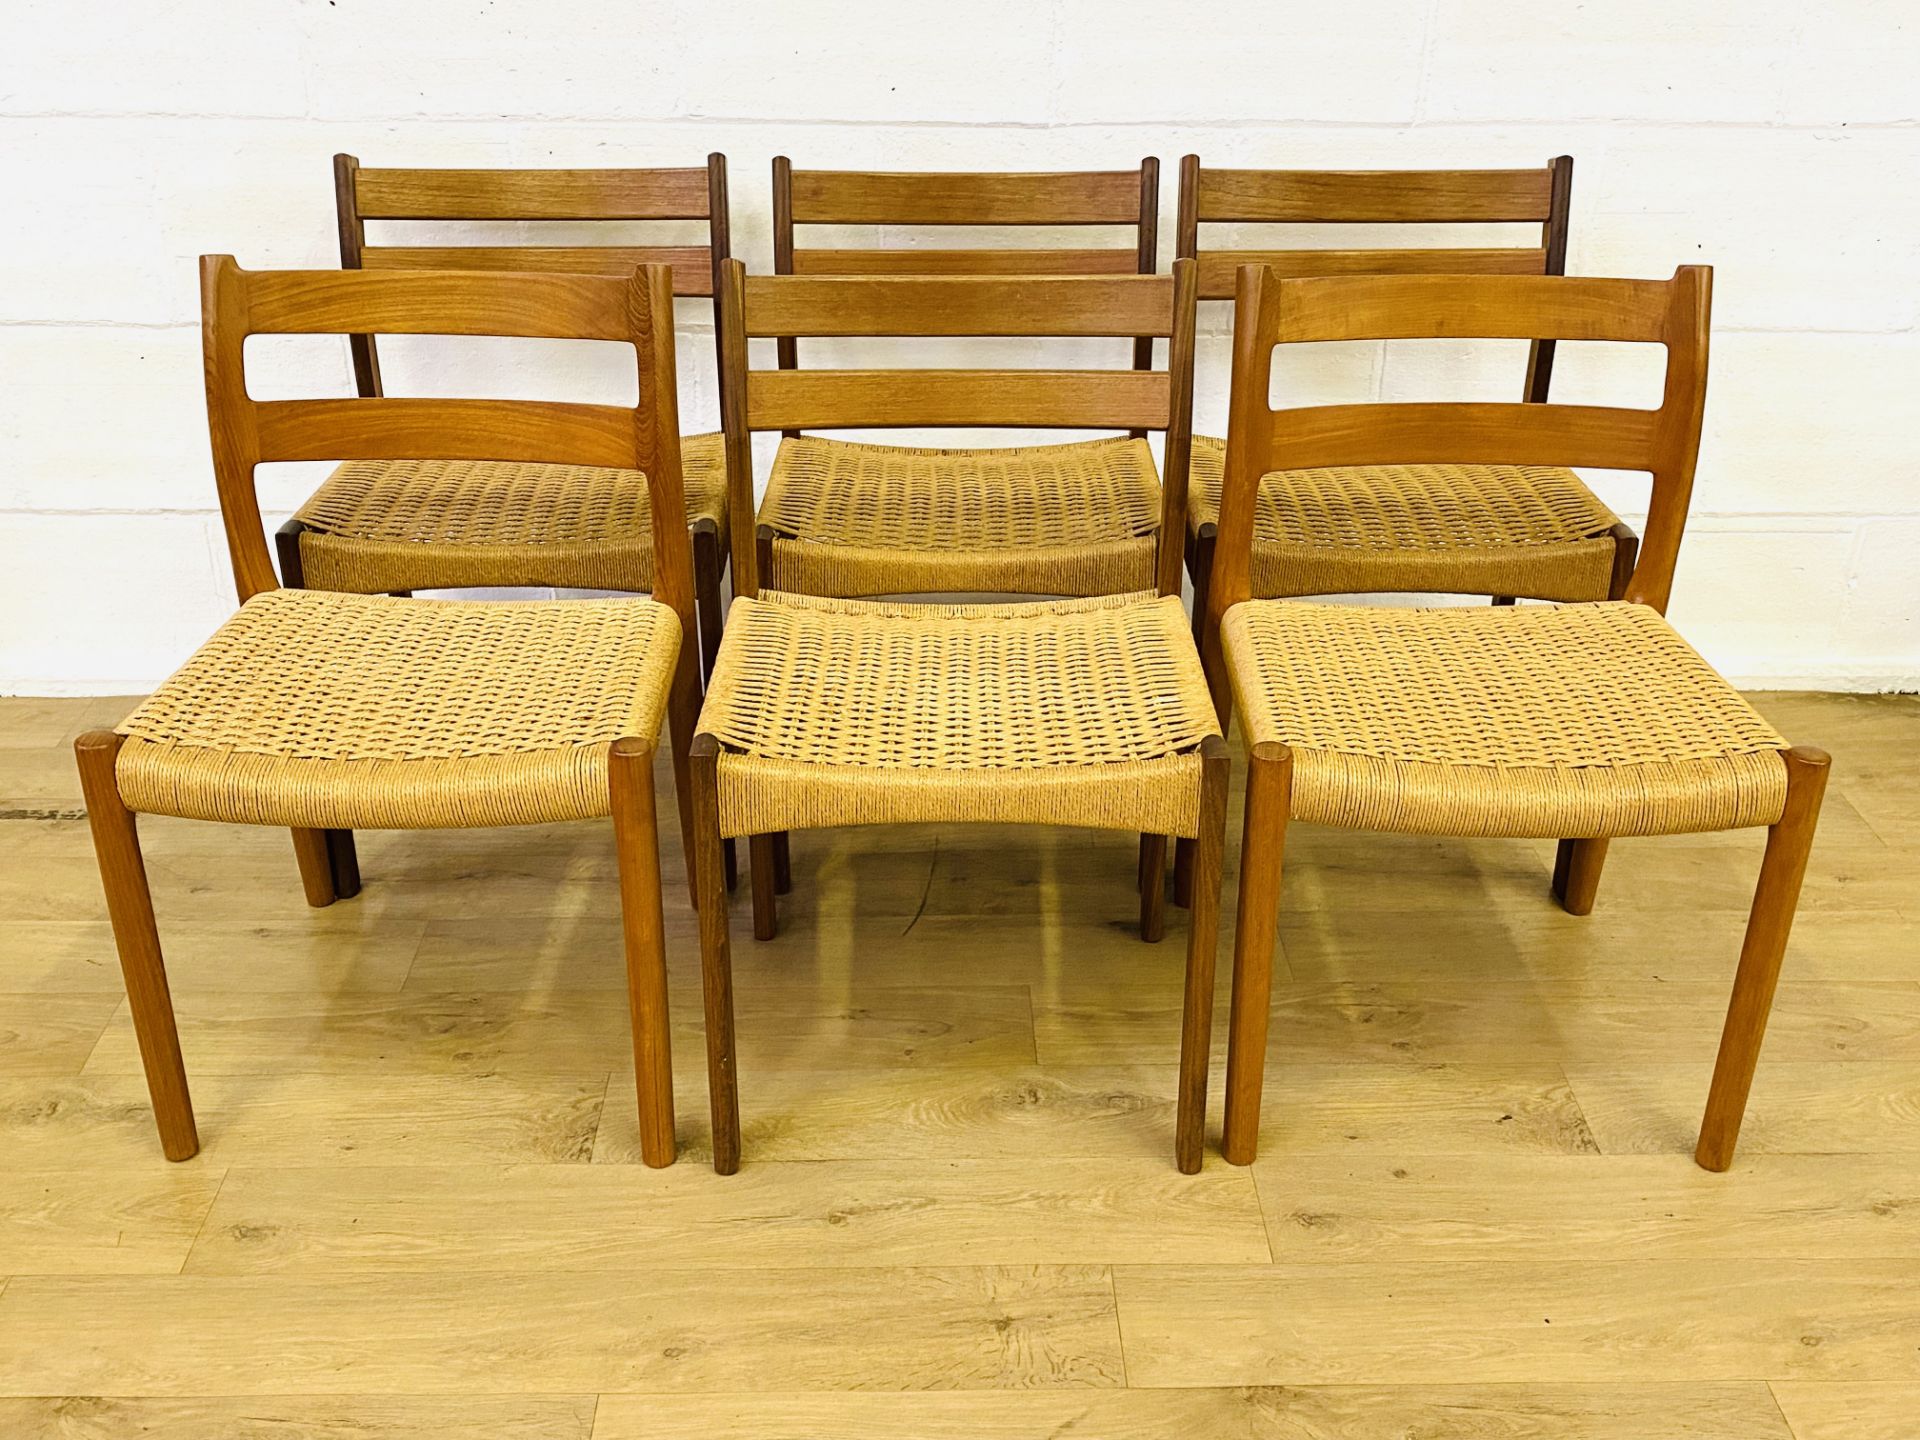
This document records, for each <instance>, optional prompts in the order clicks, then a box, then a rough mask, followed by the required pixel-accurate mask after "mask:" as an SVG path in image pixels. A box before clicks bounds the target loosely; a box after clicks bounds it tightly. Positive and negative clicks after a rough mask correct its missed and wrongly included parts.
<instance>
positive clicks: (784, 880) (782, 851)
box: [768, 830, 793, 895]
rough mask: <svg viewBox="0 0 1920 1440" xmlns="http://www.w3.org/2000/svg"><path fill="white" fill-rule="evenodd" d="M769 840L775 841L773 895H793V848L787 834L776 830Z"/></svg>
mask: <svg viewBox="0 0 1920 1440" xmlns="http://www.w3.org/2000/svg"><path fill="white" fill-rule="evenodd" d="M768 838H769V839H770V840H772V841H773V893H774V894H776V895H791V894H792V893H793V848H792V846H791V845H790V844H789V843H788V841H787V832H786V831H784V830H776V831H774V832H773V834H772V835H771V836H769V837H768Z"/></svg>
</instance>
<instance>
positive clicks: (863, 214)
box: [793, 170, 1140, 225]
mask: <svg viewBox="0 0 1920 1440" xmlns="http://www.w3.org/2000/svg"><path fill="white" fill-rule="evenodd" d="M793 219H794V221H795V223H797V224H802V225H1135V224H1138V223H1139V220H1140V172H1139V171H1138V170H1118V171H1074V172H1060V173H1053V174H1039V173H1036V174H1027V175H1020V174H1006V173H992V172H972V173H969V172H951V171H949V172H929V173H920V174H910V173H882V172H874V171H852V170H795V171H794V172H793Z"/></svg>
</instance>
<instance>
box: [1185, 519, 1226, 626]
mask: <svg viewBox="0 0 1920 1440" xmlns="http://www.w3.org/2000/svg"><path fill="white" fill-rule="evenodd" d="M1218 536H1219V532H1218V531H1217V530H1216V529H1215V528H1214V527H1213V526H1212V525H1202V526H1201V527H1200V528H1199V530H1198V531H1197V532H1196V533H1195V534H1194V537H1193V539H1192V541H1191V542H1190V543H1189V544H1188V546H1187V573H1188V575H1190V576H1191V577H1192V578H1193V643H1194V644H1195V645H1198V644H1200V643H1201V640H1200V635H1201V631H1202V630H1203V629H1204V628H1205V625H1206V618H1207V592H1208V591H1210V590H1211V589H1212V588H1213V549H1214V543H1215V541H1216V540H1217V539H1218Z"/></svg>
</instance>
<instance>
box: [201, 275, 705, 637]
mask: <svg viewBox="0 0 1920 1440" xmlns="http://www.w3.org/2000/svg"><path fill="white" fill-rule="evenodd" d="M672 284H673V282H672V278H671V276H670V274H669V272H668V270H667V267H666V266H664V265H648V266H645V267H643V268H641V269H639V270H637V271H634V272H632V273H630V274H628V275H626V276H624V277H615V276H611V275H565V274H562V275H519V274H511V273H507V272H500V271H496V272H491V273H490V272H487V271H471V270H469V271H445V270H410V271H397V272H396V271H352V270H243V269H241V268H240V266H239V265H238V264H237V263H235V261H234V259H233V257H232V256H231V255H206V256H202V257H201V260H200V305H201V338H202V344H203V346H204V350H205V359H206V380H207V425H208V429H209V431H210V432H211V435H212V440H213V468H214V479H215V482H216V483H217V485H218V487H219V493H220V512H221V515H222V517H223V519H224V520H225V523H226V532H227V548H228V552H229V554H230V556H231V558H232V561H233V576H234V583H235V584H236V586H237V587H238V589H239V592H240V599H241V600H242V601H245V600H247V599H249V598H251V597H252V596H254V595H257V594H259V593H260V592H261V591H263V590H272V589H274V588H276V586H277V584H278V582H277V581H276V579H275V577H274V571H273V563H272V561H271V560H270V558H269V556H268V551H267V538H266V532H265V531H264V529H263V528H262V525H261V520H260V505H259V499H258V496H257V494H256V491H255V488H254V471H255V468H256V467H257V466H259V465H260V464H262V463H264V462H268V461H276V460H508V461H526V462H537V463H547V464H556V465H594V466H607V467H612V468H616V469H622V470H642V471H645V472H646V477H647V491H648V497H649V499H650V501H651V504H652V511H653V545H654V593H655V595H656V597H657V598H659V599H660V600H662V601H663V602H665V603H667V604H669V605H671V606H672V607H673V608H674V609H675V610H676V611H678V612H679V614H680V620H681V624H682V626H683V627H685V633H687V634H689V635H691V634H693V633H695V632H694V630H693V628H692V627H693V578H692V577H693V552H692V548H691V544H690V542H689V541H688V538H687V519H686V501H685V497H684V495H683V493H682V489H681V475H680V423H679V410H678V399H677V397H676V394H675V390H674V366H673V290H672ZM249 335H505V336H526V337H533V338H541V339H555V340H612V341H619V342H623V343H626V344H630V345H632V346H633V347H634V352H635V363H636V366H637V374H638V379H639V399H638V401H637V403H636V404H635V405H633V406H625V405H588V404H575V403H569V402H562V401H544V400H463V399H414V398H408V399H393V398H386V397H381V396H359V397H349V398H345V399H307V400H255V399H254V398H253V397H252V396H251V395H249V394H248V393H247V374H246V339H247V337H248V336H249Z"/></svg>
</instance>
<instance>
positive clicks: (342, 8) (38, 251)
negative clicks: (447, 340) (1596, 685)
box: [0, 0, 1920, 693]
mask: <svg viewBox="0 0 1920 1440" xmlns="http://www.w3.org/2000/svg"><path fill="white" fill-rule="evenodd" d="M1916 75H1920V20H1916V18H1915V11H1914V7H1913V6H1912V4H1911V0H1835V3H1830V4H1825V5H1808V4H1805V3H1804V0H1791V3H1790V0H1755V3H1749V4H1746V5H1740V6H1734V5H1727V4H1724V3H1698V0H1696V3H1689V0H1608V3H1606V4H1587V5H1581V6H1574V7H1569V6H1556V5H1543V4H1540V3H1538V0H1404V3H1391V0H1350V3H1347V4H1344V5H1316V6H1301V5H1276V4H1273V3H1271V0H1210V3H1207V4H1205V5H1199V6H1192V7H1168V6H1166V5H1164V4H1154V5H1147V4H1135V3H1128V0H975V3H966V0H962V3H955V4H948V5H943V6H939V7H927V6H919V5H913V4H901V3H899V0H862V3H848V0H841V3H832V0H789V3H784V4H780V3H775V4H762V5H742V6H732V7H714V6H707V5H696V4H692V3H689V0H677V3H670V4H663V3H630V4H625V5H610V4H606V3H604V0H543V3H540V4H533V3H522V0H414V3H411V4H408V5H391V4H376V3H373V0H281V3H278V4H275V5H272V6H238V5H234V4H231V3H227V4H216V3H213V0H173V3H169V4H165V5H155V4H147V5H140V4H135V3H132V0H58V3H54V0H10V3H8V4H6V5H4V6H0V194H4V195H5V196H6V197H7V203H6V204H5V206H0V262H4V266H5V270H4V274H5V281H4V284H0V459H3V460H4V463H3V464H0V692H28V693H32V692H48V693H53V692H84V691H130V690H137V689H141V688H144V687H146V686H148V685H151V684H152V683H153V682H154V681H155V680H156V679H158V678H159V677H160V676H162V675H163V674H165V673H166V671H167V670H168V669H169V668H170V667H171V666H172V665H173V664H174V663H176V662H177V661H178V660H179V659H180V658H181V657H182V656H183V655H184V654H185V653H186V651H187V650H188V649H189V648H190V647H191V646H192V644H193V643H194V642H195V641H196V639H197V638H199V637H200V636H201V635H203V634H204V633H205V631H206V630H207V629H208V628H209V627H211V626H212V625H213V624H215V623H216V622H217V621H218V620H219V619H220V617H221V616H222V615H223V614H225V613H226V612H227V611H228V610H229V609H230V608H231V605H232V590H231V581H230V578H229V573H228V569H227V562H226V557H225V554H224V551H223V547H222V543H221V539H220V531H219V526H218V523H217V516H216V514H215V511H214V500H213V482H212V477H211V474H210V471H209V466H208V461H207V453H206V439H205V430H204V415H203V413H202V399H201V390H200V378H199V361H198V336H197V332H196V329H195V321H196V311H197V301H196V293H195V292H196V278H195V267H194V258H195V257H196V256H197V255H198V254H200V253H201V252H203V251H209V250H224V251H231V252H233V253H235V254H237V255H239V256H240V257H241V260H242V262H243V263H245V264H248V265H254V266H275V265H314V264H321V265H325V264H331V263H333V261H334V260H335V252H334V240H333V225H332V205H333V201H332V192H331V176H330V167H329V157H330V156H331V155H332V154H333V153H334V152H335V151H337V150H351V151H354V152H355V153H357V154H359V155H360V156H361V158H362V159H363V160H365V161H366V162H367V163H369V164H375V165H379V164H421V165H435V164H455V165H501V164H519V165H568V164H572V165H612V164H635V165H646V164H680V165H685V164H698V163H699V162H700V159H701V157H703V156H704V155H705V154H706V153H707V151H708V150H711V149H719V150H723V151H725V152H726V153H727V155H728V156H729V158H730V160H731V162H732V177H733V196H734V234H735V246H736V249H737V251H738V252H739V253H740V254H741V255H742V256H743V257H744V258H746V259H747V261H748V263H749V264H750V265H751V266H753V267H754V268H755V269H762V270H764V269H765V268H767V262H768V220H767V178H766V177H767V163H768V160H769V158H770V157H771V156H772V155H774V154H776V153H781V152H785V153H788V154H790V155H792V156H794V157H795V159H796V160H797V161H799V162H800V163H801V164H803V165H815V166H848V167H862V166H864V167H878V168H894V169H905V168H926V169H942V168H1029V169H1045V168H1065V167H1082V166H1092V167H1100V168H1120V167H1128V166H1131V165H1133V164H1135V163H1137V161H1138V159H1139V157H1140V156H1141V155H1143V154H1157V155H1159V156H1161V157H1162V159H1163V161H1164V162H1165V163H1166V182H1165V193H1164V197H1163V199H1164V207H1163V210H1164V221H1165V223H1164V224H1163V231H1162V245H1163V251H1164V252H1165V253H1171V249H1172V235H1171V228H1172V227H1171V217H1172V209H1173V200H1174V195H1173V191H1174V177H1173V169H1174V164H1175V162H1176V161H1177V159H1178V157H1179V156H1180V155H1181V154H1183V153H1185V152H1186V151H1188V150H1194V151H1197V152H1198V153H1200V154H1201V155H1202V156H1203V157H1205V158H1206V159H1207V160H1208V161H1210V162H1212V163H1216V164H1242V165H1291V166H1299V167H1309V166H1349V167H1365V168H1374V167H1397V166H1420V165H1466V166H1498V165H1533V164H1538V163H1540V162H1542V161H1544V160H1545V159H1546V158H1547V157H1548V156H1551V155H1554V154H1558V153H1561V152H1566V153H1570V154H1572V155H1573V156H1575V158H1576V161H1577V168H1576V180H1575V188H1574V229H1573V243H1572V253H1571V268H1572V269H1573V270H1574V271H1575V272H1576V273H1589V274H1601V273H1611V274H1634V275H1654V276H1664V275H1666V274H1667V273H1669V272H1670V271H1671V269H1672V267H1673V266H1674V265H1675V264H1677V263H1681V262H1684V261H1692V260H1705V261H1709V262H1712V263H1713V264H1715V266H1716V267H1717V272H1718V273H1717V284H1716V302H1717V303H1716V321H1717V324H1716V334H1715V337H1714V346H1715V348H1714V370H1713V383H1712V389H1711V395H1710V399H1709V402H1708V425H1707V437H1706V442H1705V446H1704V450H1703V455H1702V460H1701V467H1700V476H1699V486H1698V491H1697V500H1696V506H1695V517H1696V519H1695V524H1694V527H1693V530H1692V533H1691V534H1690V536H1689V539H1688V543H1687V546H1686V549H1685V551H1684V553H1683V555H1682V559H1681V570H1680V580H1679V585H1678V589H1677V592H1676V596H1675V603H1674V615H1675V618H1676V620H1677V621H1678V622H1679V623H1680V624H1681V626H1682V627H1683V628H1684V629H1685V630H1686V631H1687V633H1688V634H1689V635H1690V636H1691V637H1692V638H1693V639H1694V640H1695V641H1696V643H1698V644H1699V645H1700V646H1701V647H1702V648H1703V649H1704V650H1706V651H1707V653H1708V654H1709V655H1711V656H1712V657H1713V658H1714V659H1715V660H1717V661H1718V662H1719V663H1720V664H1721V665H1723V666H1724V667H1726V668H1727V669H1728V670H1729V672H1730V673H1732V674H1734V675H1735V676H1736V677H1739V678H1741V679H1743V680H1749V681H1756V682H1761V683H1770V684H1781V685H1788V684H1812V685H1828V686H1836V687H1864V688H1872V687H1881V686H1903V687H1913V686H1915V685H1920V564H1917V563H1916V561H1920V478H1917V477H1920V443H1916V438H1915V435H1916V426H1915V419H1914V416H1915V413H1916V401H1917V398H1920V335H1917V334H1916V328H1915V327H1916V323H1920V184H1916V180H1920V83H1916V80H1915V77H1916ZM683 320H684V321H685V322H686V323H685V329H684V333H683V336H682V345H681V356H682V369H683V375H682V379H681V391H682V396H683V401H684V410H685V414H686V419H687V423H688V425H689V426H690V427H697V428H707V427H709V426H711V424H712V423H713V414H714V410H713V382H712V372H711V364H712V362H711V355H712V349H711V343H712V336H711V331H710V328H709V326H708V325H707V323H706V318H705V315H704V313H703V310H702V307H700V306H698V305H695V306H691V307H688V308H687V309H686V310H685V311H684V312H683ZM1205 323H1206V328H1207V333H1206V334H1205V335H1204V336H1203V339H1202V344H1201V376H1200V382H1199V398H1198V407H1199V408H1198V413H1199V417H1200V420H1201V422H1202V425H1203V427H1205V428H1214V429H1217V427H1218V425H1219V423H1220V417H1221V416H1222V415H1223V414H1224V389H1225V383H1226V351H1227V346H1226V338H1225V329H1226V325H1227V323H1228V318H1227V315H1226V312H1225V308H1224V307H1218V308H1215V309H1213V310H1212V311H1211V312H1210V313H1209V314H1208V316H1207V317H1206V322H1205ZM1516 363H1517V362H1516V361H1515V359H1514V357H1513V354H1512V352H1511V351H1506V352H1500V353H1487V352H1483V351H1471V350H1466V349H1463V348H1461V347H1425V348H1423V347H1390V348H1389V349H1388V350H1387V351H1386V352H1384V353H1382V352H1381V351H1379V350H1378V349H1377V348H1375V349H1371V350H1368V349H1357V348H1356V349H1353V350H1350V352H1349V353H1346V354H1342V355H1337V356H1336V355H1331V354H1320V355H1314V356H1302V357H1293V358H1292V359H1290V361H1289V363H1288V365H1287V366H1286V367H1285V370H1284V377H1283V383H1284V384H1285V385H1286V386H1287V387H1288V389H1289V392H1290V393H1291V394H1293V395H1295V396H1298V397H1315V396H1325V397H1338V396H1347V397H1353V398H1366V397H1368V396H1392V395H1399V394H1425V395H1430V396H1438V395H1445V394H1466V393H1491V394H1507V393H1511V391H1512V389H1513V388H1514V386H1515V385H1516V384H1517V376H1516V373H1515V365H1516ZM389 367H390V370H389V373H390V379H391V380H392V381H393V382H394V384H395V386H396V388H400V387H403V386H404V387H408V388H417V389H420V390H435V391H440V392H442V393H445V392H449V391H455V392H457V391H460V390H462V389H463V388H465V389H467V390H468V391H469V393H473V392H478V393H539V394H571V395H577V396H583V397H584V396H588V395H595V394H605V393H608V389H609V387H612V388H613V390H615V391H617V389H618V386H619V383H620V376H619V373H618V367H617V366H614V367H611V368H610V367H609V366H607V365H606V364H603V363H602V361H601V359H600V358H598V357H593V356H584V357H582V356H571V355H569V356H566V357H563V356H562V355H561V354H560V353H558V352H557V351H556V350H554V349H553V348H552V347H545V348H538V349H536V350H535V351H532V352H528V351H521V352H518V354H517V358H516V356H515V355H514V354H509V353H507V352H505V351H502V350H499V349H497V348H492V349H490V348H489V347H487V346H484V345H481V346H476V347H463V348H462V349H461V350H460V351H459V353H458V354H457V355H448V354H447V353H445V352H442V353H441V354H438V355H430V354H429V353H428V352H427V351H426V350H425V349H424V348H423V347H421V346H417V345H416V346H402V345H394V346H392V347H390V354H389ZM1560 379H1561V380H1562V381H1563V382H1564V389H1563V391H1562V392H1561V393H1563V394H1566V395H1568V396H1569V397H1573V396H1575V395H1579V396H1581V397H1591V398H1596V399H1607V398H1613V399H1624V400H1627V401H1629V402H1631V401H1635V400H1638V399H1641V398H1644V395H1645V385H1646V383H1647V382H1646V372H1645V370H1644V367H1640V368H1636V367H1634V366H1631V365H1625V364H1622V363H1620V362H1617V361H1616V360H1615V359H1613V358H1612V357H1609V356H1606V355H1601V354H1578V353H1575V352H1573V351H1571V350H1563V360H1562V367H1561V375H1560ZM264 383H268V384H270V385H271V386H273V387H274V388H275V389H276V390H278V391H279V392H280V393H297V392H302V391H304V392H305V393H346V390H347V388H348V386H349V384H350V379H349V368H348V365H347V359H346V351H345V347H344V344H343V343H339V342H324V343H316V344H314V345H312V346H308V347H304V348H302V347H293V348H292V349H290V350H288V351H287V352H286V353H275V354H274V355H273V356H272V357H271V361H270V365H269V368H268V371H267V373H266V374H265V376H264ZM1623 389H1624V391H1625V392H1626V393H1625V394H1623V393H1622V391H1623ZM290 472H291V473H290ZM312 479H313V476H312V471H311V470H310V469H296V467H280V468H279V469H277V470H270V471H269V472H267V473H264V474H263V476H262V486H261V488H262V496H263V503H264V505H265V507H266V508H267V510H268V511H269V514H270V520H271V521H274V522H277V520H278V519H279V517H280V516H281V515H283V514H284V513H285V512H286V511H287V510H288V509H290V508H291V507H292V506H293V505H294V504H295V503H297V501H298V499H299V498H300V497H301V495H302V494H303V493H304V492H305V490H306V488H307V487H308V486H309V485H310V484H311V483H312ZM1596 483H1598V484H1599V485H1600V486H1601V488H1602V490H1603V493H1605V494H1606V495H1607V496H1608V497H1609V499H1610V500H1611V501H1612V502H1613V503H1615V504H1616V505H1617V507H1618V508H1620V509H1621V510H1622V512H1623V513H1626V514H1628V515H1629V516H1630V517H1632V518H1637V515H1638V509H1639V507H1641V506H1643V505H1644V498H1643V490H1641V489H1637V488H1636V484H1637V482H1636V481H1635V480H1634V479H1633V478H1632V477H1618V476H1604V477H1596Z"/></svg>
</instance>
